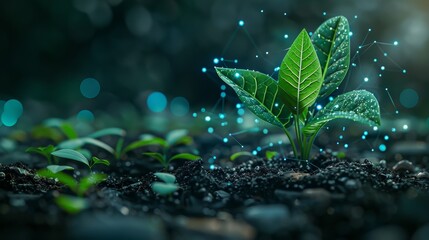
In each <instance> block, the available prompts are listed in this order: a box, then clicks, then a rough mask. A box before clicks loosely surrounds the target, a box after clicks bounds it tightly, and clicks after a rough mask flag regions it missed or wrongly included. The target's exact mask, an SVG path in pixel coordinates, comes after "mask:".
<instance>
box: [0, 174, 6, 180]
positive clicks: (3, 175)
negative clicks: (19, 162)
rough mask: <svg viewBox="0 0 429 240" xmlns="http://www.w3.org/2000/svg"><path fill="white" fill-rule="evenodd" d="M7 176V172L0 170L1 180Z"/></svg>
mask: <svg viewBox="0 0 429 240" xmlns="http://www.w3.org/2000/svg"><path fill="white" fill-rule="evenodd" d="M5 178H6V173H4V172H0V180H4V179H5Z"/></svg>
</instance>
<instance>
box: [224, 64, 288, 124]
mask: <svg viewBox="0 0 429 240" xmlns="http://www.w3.org/2000/svg"><path fill="white" fill-rule="evenodd" d="M216 72H217V74H218V75H219V77H220V78H221V79H222V80H223V81H224V82H225V83H226V84H228V85H229V86H231V87H232V89H234V91H235V92H236V93H237V95H238V97H239V98H240V100H241V101H242V102H243V103H244V105H245V106H246V107H247V108H248V109H249V110H250V111H251V112H252V113H253V114H255V115H256V116H258V117H259V118H260V119H262V120H264V121H266V122H268V123H271V124H273V125H276V126H278V127H281V128H286V127H288V126H289V123H290V122H291V121H290V111H288V110H287V108H286V107H285V105H284V104H283V103H282V101H281V100H280V98H279V97H278V95H279V94H278V91H279V89H278V86H277V81H276V80H274V79H273V78H272V77H270V76H268V75H266V74H263V73H260V72H257V71H252V70H244V69H231V68H216Z"/></svg>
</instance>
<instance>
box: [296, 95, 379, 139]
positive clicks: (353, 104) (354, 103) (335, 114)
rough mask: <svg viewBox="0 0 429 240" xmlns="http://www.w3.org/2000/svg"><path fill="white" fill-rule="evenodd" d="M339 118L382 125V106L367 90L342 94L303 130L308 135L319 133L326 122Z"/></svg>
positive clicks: (371, 124)
mask: <svg viewBox="0 0 429 240" xmlns="http://www.w3.org/2000/svg"><path fill="white" fill-rule="evenodd" d="M337 118H343V119H349V120H353V121H356V122H360V123H363V124H366V125H370V126H375V125H376V126H378V125H380V106H379V105H378V101H377V99H376V98H375V97H374V95H373V94H372V93H370V92H368V91H365V90H356V91H351V92H348V93H345V94H342V95H340V96H338V97H336V98H335V99H334V100H333V101H332V102H330V103H328V104H327V105H326V106H325V107H324V108H323V109H322V110H320V111H319V112H318V113H317V114H316V115H315V116H314V118H312V119H310V120H309V122H308V123H307V125H306V126H305V127H304V128H303V132H304V134H306V135H313V134H317V132H318V131H319V130H320V129H321V128H322V127H323V125H325V123H327V122H329V121H331V120H333V119H337Z"/></svg>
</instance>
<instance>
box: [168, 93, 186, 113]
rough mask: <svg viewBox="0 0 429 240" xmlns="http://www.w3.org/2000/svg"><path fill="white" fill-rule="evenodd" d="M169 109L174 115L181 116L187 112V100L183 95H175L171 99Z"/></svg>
mask: <svg viewBox="0 0 429 240" xmlns="http://www.w3.org/2000/svg"><path fill="white" fill-rule="evenodd" d="M170 111H171V113H172V114H173V115H174V116H177V117H183V116H185V115H186V114H188V112H189V102H188V100H187V99H186V98H184V97H175V98H173V100H171V103H170Z"/></svg>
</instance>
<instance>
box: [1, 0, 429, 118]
mask: <svg viewBox="0 0 429 240" xmlns="http://www.w3.org/2000/svg"><path fill="white" fill-rule="evenodd" d="M428 12H429V2H428V1H426V0H411V1H403V0H380V1H374V0H360V1H341V0H338V1H334V0H329V1H328V0H327V1H319V0H313V1H281V0H278V1H276V0H273V1H257V0H246V1H239V0H216V1H201V0H163V1H153V0H152V1H150V0H64V1H48V0H32V1H28V0H13V1H1V3H0V81H1V87H0V100H2V101H3V105H4V104H5V102H6V101H8V100H9V99H18V100H19V101H21V102H23V103H24V109H25V110H26V111H27V110H28V111H31V110H32V109H38V110H37V112H35V113H33V116H34V118H36V119H37V118H42V117H46V116H49V115H56V116H63V117H67V116H70V115H71V114H76V113H77V112H78V111H79V110H81V109H92V110H95V109H101V110H104V111H111V110H112V109H115V108H117V107H118V106H119V105H117V104H118V103H119V102H126V103H128V104H131V105H132V106H134V107H136V108H137V109H139V108H143V109H144V108H147V107H148V105H147V104H146V103H147V101H149V99H148V97H149V96H150V94H151V93H154V92H160V93H162V94H161V98H157V96H153V95H152V97H153V98H152V101H154V102H159V101H165V100H167V101H172V100H173V99H176V103H177V104H178V105H179V106H181V107H182V108H186V105H187V104H189V106H190V108H191V109H199V108H201V107H202V106H213V105H214V104H215V103H216V101H218V99H219V94H220V86H221V84H222V83H221V81H220V80H219V79H218V78H217V77H216V76H215V74H214V72H213V66H215V65H221V66H228V67H237V68H249V69H256V70H259V71H262V72H266V73H272V72H274V69H275V68H276V67H277V66H278V65H279V64H280V62H281V60H282V58H283V56H284V54H285V53H286V48H288V47H289V46H290V44H291V43H292V41H293V39H294V38H295V37H296V35H297V34H298V33H299V31H300V30H301V29H302V28H306V29H307V30H308V31H309V32H311V31H314V30H315V29H316V28H317V26H319V25H320V24H321V23H322V22H323V21H324V20H326V19H328V18H330V17H333V16H336V15H344V16H346V17H347V18H348V19H349V22H350V25H351V31H352V32H351V35H352V45H351V46H352V56H354V58H353V63H354V65H353V67H352V68H351V70H350V72H349V77H348V79H347V80H346V81H345V82H346V83H345V84H344V85H343V88H344V90H347V91H349V90H353V89H356V88H366V89H368V90H370V91H372V92H374V93H375V94H376V95H377V97H378V99H379V101H380V103H381V108H382V115H383V116H384V117H387V118H389V117H390V118H395V117H396V116H397V115H395V111H396V110H398V111H399V112H400V113H401V114H403V115H401V116H415V117H418V118H422V119H424V120H426V118H427V117H428V116H429V114H428V113H429V110H428V108H427V106H426V103H427V102H429V96H428V94H426V91H427V90H428V86H429V85H428V81H429V80H428V78H427V73H426V71H427V69H428V63H429V54H428V53H429V30H428V29H429V14H428ZM374 41H376V42H374ZM359 46H361V47H359ZM357 51H358V52H357ZM386 89H388V90H386ZM227 93H228V94H227V102H231V103H232V104H233V105H232V106H235V103H236V102H237V100H236V97H235V94H231V93H232V92H231V90H230V89H227ZM164 96H166V99H164V98H163V97H164ZM158 97H159V96H158ZM177 97H179V98H177ZM9 105H11V104H9ZM12 105H13V104H12ZM38 106H45V108H46V109H45V108H44V109H45V110H44V111H45V112H43V111H42V110H40V109H41V108H38ZM46 106H49V107H46ZM183 106H185V107H183ZM9 107H10V106H9ZM179 109H180V108H179ZM146 110H147V109H146ZM151 110H154V109H151ZM156 111H157V109H155V112H156ZM182 112H184V111H182ZM189 114H191V111H189Z"/></svg>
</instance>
